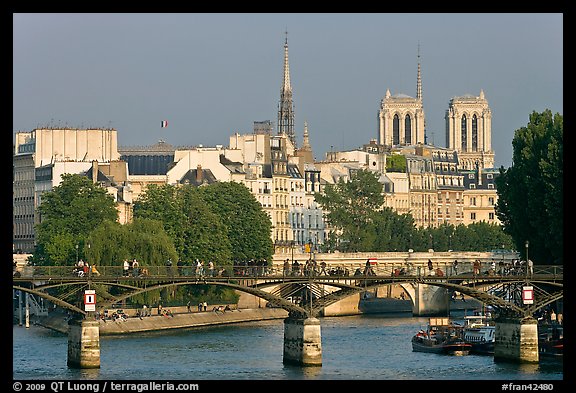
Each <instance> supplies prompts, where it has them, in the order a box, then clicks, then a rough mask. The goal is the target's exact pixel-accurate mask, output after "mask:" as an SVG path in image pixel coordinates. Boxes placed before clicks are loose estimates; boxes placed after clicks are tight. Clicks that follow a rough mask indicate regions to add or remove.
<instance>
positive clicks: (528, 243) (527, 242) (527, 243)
mask: <svg viewBox="0 0 576 393" xmlns="http://www.w3.org/2000/svg"><path fill="white" fill-rule="evenodd" d="M529 245H530V242H529V241H528V240H526V243H525V246H526V277H528V246H529Z"/></svg>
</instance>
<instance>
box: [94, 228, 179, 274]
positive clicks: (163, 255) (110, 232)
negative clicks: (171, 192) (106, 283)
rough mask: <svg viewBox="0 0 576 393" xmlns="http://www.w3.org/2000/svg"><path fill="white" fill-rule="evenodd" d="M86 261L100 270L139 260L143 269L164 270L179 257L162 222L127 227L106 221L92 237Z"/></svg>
mask: <svg viewBox="0 0 576 393" xmlns="http://www.w3.org/2000/svg"><path fill="white" fill-rule="evenodd" d="M88 241H89V242H90V249H89V250H88V251H87V254H88V255H87V257H88V260H89V261H90V262H94V263H96V264H97V265H99V266H117V267H119V268H120V267H122V263H123V261H124V259H129V260H131V259H133V258H136V259H137V260H138V261H139V263H140V266H141V267H146V266H164V265H165V263H166V260H167V259H173V260H177V258H178V254H177V253H176V249H175V247H174V244H173V242H172V239H171V238H170V237H169V236H168V234H167V233H166V231H164V227H163V225H162V222H160V221H157V220H152V219H147V218H134V220H133V221H132V222H131V223H129V224H125V225H120V224H119V223H118V222H112V221H104V222H103V223H102V224H100V225H99V226H98V227H97V228H96V229H95V230H94V231H92V232H91V233H90V235H89V239H88Z"/></svg>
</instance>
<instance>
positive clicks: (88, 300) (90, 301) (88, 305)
mask: <svg viewBox="0 0 576 393" xmlns="http://www.w3.org/2000/svg"><path fill="white" fill-rule="evenodd" d="M84 311H96V291H95V290H93V289H87V290H85V291H84Z"/></svg>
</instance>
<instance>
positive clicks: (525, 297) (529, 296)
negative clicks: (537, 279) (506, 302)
mask: <svg viewBox="0 0 576 393" xmlns="http://www.w3.org/2000/svg"><path fill="white" fill-rule="evenodd" d="M522 302H523V303H524V304H533V303H534V287H522Z"/></svg>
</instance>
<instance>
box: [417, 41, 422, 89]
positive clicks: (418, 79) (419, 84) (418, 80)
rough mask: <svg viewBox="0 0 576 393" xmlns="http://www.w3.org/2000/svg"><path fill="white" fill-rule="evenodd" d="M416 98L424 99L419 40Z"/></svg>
mask: <svg viewBox="0 0 576 393" xmlns="http://www.w3.org/2000/svg"><path fill="white" fill-rule="evenodd" d="M416 98H417V99H419V100H422V75H421V73H420V42H418V78H417V80H416Z"/></svg>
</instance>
